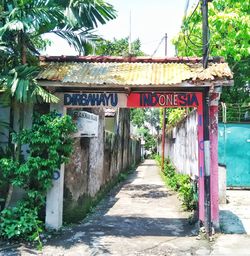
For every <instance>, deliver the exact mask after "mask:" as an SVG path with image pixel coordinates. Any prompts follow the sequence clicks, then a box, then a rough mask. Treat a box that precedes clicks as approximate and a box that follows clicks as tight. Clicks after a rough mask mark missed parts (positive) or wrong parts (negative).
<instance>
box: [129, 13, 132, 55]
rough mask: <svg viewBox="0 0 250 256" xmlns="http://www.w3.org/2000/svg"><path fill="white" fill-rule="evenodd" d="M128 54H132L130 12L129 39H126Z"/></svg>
mask: <svg viewBox="0 0 250 256" xmlns="http://www.w3.org/2000/svg"><path fill="white" fill-rule="evenodd" d="M128 53H129V55H131V54H132V41H131V10H130V11H129V38H128Z"/></svg>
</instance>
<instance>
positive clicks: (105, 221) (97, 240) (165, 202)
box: [0, 160, 210, 256]
mask: <svg viewBox="0 0 250 256" xmlns="http://www.w3.org/2000/svg"><path fill="white" fill-rule="evenodd" d="M189 215H190V213H185V212H183V210H182V209H181V203H180V201H179V200H178V197H177V195H176V194H175V193H174V192H172V191H170V190H168V189H167V188H166V187H165V185H164V183H163V181H162V180H161V177H160V175H159V167H158V166H157V165H156V163H155V161H154V160H146V161H145V162H144V163H142V164H141V165H140V166H139V167H138V168H137V170H136V171H135V172H134V173H133V174H131V176H130V177H129V179H128V180H127V181H126V182H125V183H123V184H120V185H118V187H117V188H115V189H114V190H113V191H112V192H111V193H110V194H109V196H108V197H106V198H105V199H104V200H103V201H102V202H101V203H100V204H99V205H98V207H97V208H96V209H95V211H94V213H93V214H91V215H89V216H88V217H87V218H86V219H85V220H84V221H83V222H82V223H81V224H79V225H74V226H71V227H66V228H64V229H63V230H62V232H61V234H59V235H58V236H57V237H56V238H53V239H51V240H49V241H48V242H47V244H46V245H45V246H44V248H43V250H42V252H41V255H46V256H49V255H51V256H52V255H53V256H56V255H72V256H73V255H74V256H76V255H79V256H80V255H83V256H87V255H117V256H122V255H131V256H132V255H138V256H139V255H143V256H144V255H207V254H209V253H210V249H209V247H210V245H209V243H208V242H207V241H206V240H197V239H196V238H197V227H195V226H194V225H191V224H190V223H189V219H188V217H189ZM3 253H4V252H3ZM36 253H37V252H36V251H35V250H33V249H28V248H25V247H21V248H18V249H16V250H14V251H12V252H10V251H8V252H7V251H6V252H5V254H3V255H20V254H21V255H33V254H36ZM0 254H1V253H0Z"/></svg>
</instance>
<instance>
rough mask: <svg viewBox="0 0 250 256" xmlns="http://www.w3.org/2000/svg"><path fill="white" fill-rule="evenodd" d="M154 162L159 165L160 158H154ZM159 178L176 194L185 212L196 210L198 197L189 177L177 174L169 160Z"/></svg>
mask: <svg viewBox="0 0 250 256" xmlns="http://www.w3.org/2000/svg"><path fill="white" fill-rule="evenodd" d="M155 160H156V161H157V162H158V163H159V164H160V163H161V157H160V156H156V158H155ZM161 176H162V178H163V180H164V181H165V183H166V185H167V186H169V187H170V188H172V189H173V190H175V191H177V192H178V194H179V197H180V198H181V200H182V205H183V207H184V209H185V210H188V211H191V210H195V209H196V208H197V202H198V197H197V194H196V191H195V187H194V185H193V184H192V181H191V179H190V177H189V176H188V175H186V174H180V173H177V172H176V170H175V167H174V166H173V164H172V163H171V162H170V160H169V159H167V160H166V161H165V163H164V169H163V171H162V173H161Z"/></svg>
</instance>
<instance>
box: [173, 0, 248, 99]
mask: <svg viewBox="0 0 250 256" xmlns="http://www.w3.org/2000/svg"><path fill="white" fill-rule="evenodd" d="M249 9H250V6H249V1H244V0H240V1H235V0H227V1H225V0H214V1H212V2H210V3H209V13H208V17H209V29H210V41H209V43H210V55H212V56H223V57H225V59H226V61H227V62H228V63H229V65H230V67H231V69H232V71H233V73H234V81H235V84H234V86H233V87H231V88H224V89H223V93H222V97H221V98H222V101H224V102H226V103H236V102H238V103H244V102H250V94H249V93H250V90H249V82H250V80H249V61H250V59H249V54H250V47H249V37H250V35H249V31H250V16H249ZM201 22H202V16H201V13H200V8H196V10H195V11H194V12H193V14H191V13H190V14H189V15H188V16H187V17H186V18H185V19H184V21H183V24H182V29H181V31H180V33H179V34H178V35H177V36H176V38H175V39H174V40H173V43H174V45H175V47H176V49H177V51H178V54H179V55H181V56H202V25H201Z"/></svg>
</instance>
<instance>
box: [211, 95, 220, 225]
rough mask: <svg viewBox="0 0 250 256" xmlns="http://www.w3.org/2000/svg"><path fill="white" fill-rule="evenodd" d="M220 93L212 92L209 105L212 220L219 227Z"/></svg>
mask: <svg viewBox="0 0 250 256" xmlns="http://www.w3.org/2000/svg"><path fill="white" fill-rule="evenodd" d="M219 98H220V94H219V93H215V92H213V93H211V94H210V107H209V119H210V127H209V137H210V177H211V178H210V179H211V180H210V190H211V220H212V223H213V225H214V226H215V227H219V187H218V179H219V177H218V101H219Z"/></svg>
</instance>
